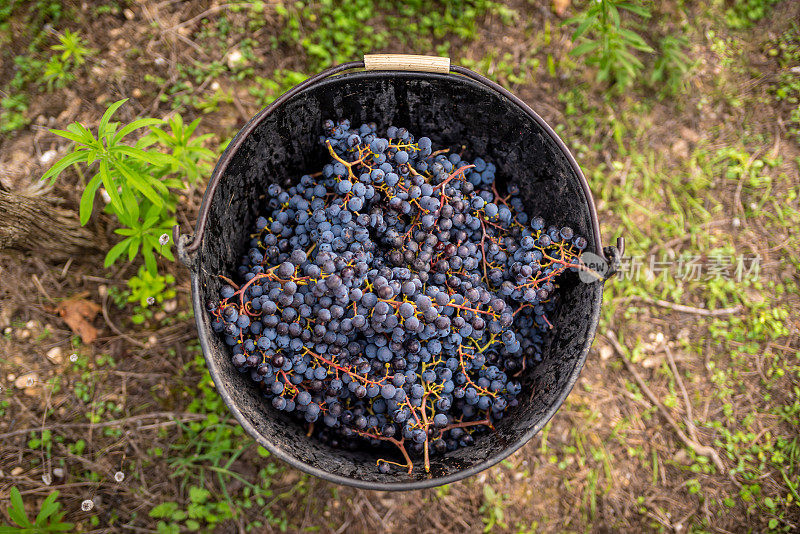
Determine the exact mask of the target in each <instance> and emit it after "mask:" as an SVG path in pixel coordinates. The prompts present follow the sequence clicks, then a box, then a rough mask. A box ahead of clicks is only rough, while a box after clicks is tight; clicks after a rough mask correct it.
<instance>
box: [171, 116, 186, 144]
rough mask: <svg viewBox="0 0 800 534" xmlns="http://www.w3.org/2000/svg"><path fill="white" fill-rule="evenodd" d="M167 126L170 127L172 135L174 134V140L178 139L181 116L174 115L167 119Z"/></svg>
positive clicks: (181, 122) (181, 124) (180, 128)
mask: <svg viewBox="0 0 800 534" xmlns="http://www.w3.org/2000/svg"><path fill="white" fill-rule="evenodd" d="M169 127H170V128H171V129H172V135H174V136H175V140H178V139H180V138H181V130H183V117H181V116H180V115H175V117H173V118H172V120H170V121H169Z"/></svg>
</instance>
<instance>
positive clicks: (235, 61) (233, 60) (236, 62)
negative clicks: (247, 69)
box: [228, 50, 244, 69]
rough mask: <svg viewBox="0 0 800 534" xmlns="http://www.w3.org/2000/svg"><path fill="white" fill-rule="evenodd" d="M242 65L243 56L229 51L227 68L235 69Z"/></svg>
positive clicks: (237, 51) (238, 52)
mask: <svg viewBox="0 0 800 534" xmlns="http://www.w3.org/2000/svg"><path fill="white" fill-rule="evenodd" d="M243 63H244V56H242V53H241V52H240V51H239V50H231V52H230V53H229V54H228V68H230V69H235V68H236V67H238V66H240V65H241V64H243Z"/></svg>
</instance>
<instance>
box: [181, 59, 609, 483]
mask: <svg viewBox="0 0 800 534" xmlns="http://www.w3.org/2000/svg"><path fill="white" fill-rule="evenodd" d="M363 66H364V63H363V61H355V62H351V63H345V64H342V65H339V66H337V67H333V68H331V69H328V70H327V71H324V72H322V73H320V74H318V75H316V76H313V77H311V78H309V79H307V80H306V81H304V82H302V83H301V84H299V85H297V86H295V87H294V88H293V89H291V90H290V91H288V92H286V93H284V94H283V95H281V96H280V97H279V98H278V99H276V100H275V101H274V102H273V103H272V104H270V105H269V106H267V107H266V108H264V109H262V110H261V111H260V112H259V113H257V114H256V115H255V116H254V117H253V118H252V119H250V120H249V121H248V122H247V123H246V124H245V125H244V126H243V127H242V129H241V130H240V131H239V132H238V133H237V134H236V136H235V137H234V138H233V140H232V141H231V142H230V143H229V145H228V147H227V148H226V149H225V151H224V153H223V155H222V156H221V157H220V160H219V162H218V163H217V165H216V167H215V168H214V171H213V173H212V175H211V179H210V181H209V185H208V187H207V188H206V191H205V194H204V196H203V202H202V205H201V207H200V211H199V214H198V220H197V224H196V227H195V234H194V237H193V238H192V239H191V241H190V240H189V239H188V238H187V236H180V235H177V227H176V230H175V241H176V243H177V245H178V256H179V258H180V259H181V261H182V262H183V263H184V264H186V265H187V267H189V270H190V273H191V287H192V306H193V308H194V312H195V322H196V324H197V330H198V337H199V339H200V345H201V348H202V350H203V356H204V358H205V360H206V364H207V365H208V369H209V374H210V375H211V378H212V380H213V381H214V384H215V385H216V389H217V391H218V392H219V394H220V396H221V397H222V399H223V402H225V404H226V406H227V407H228V409H229V410H230V411H231V413H232V414H233V416H234V418H235V419H236V421H237V422H238V423H239V424H240V425H241V426H242V428H243V429H244V430H245V432H247V434H249V435H250V436H251V437H253V438H254V439H255V441H256V443H258V444H259V445H261V446H263V447H264V448H265V449H267V450H268V451H269V452H270V453H271V454H273V455H274V456H275V457H277V458H278V459H280V460H282V461H284V462H286V463H287V464H289V465H290V466H292V467H294V468H296V469H299V470H300V471H303V472H305V473H308V474H311V475H314V476H316V477H319V478H321V479H323V480H326V481H329V482H333V483H336V484H341V485H345V486H351V487H356V488H361V489H366V490H376V491H408V490H421V489H427V488H432V487H436V486H441V485H444V484H450V483H452V482H456V481H458V480H462V479H465V478H468V477H470V476H472V475H475V474H477V473H479V472H481V471H484V470H486V469H488V468H489V467H492V466H493V465H495V464H497V463H499V462H501V461H503V460H504V459H506V458H508V457H509V456H510V455H511V454H513V453H515V452H516V451H518V450H519V449H520V448H521V447H522V446H524V445H525V444H526V443H527V442H529V441H530V440H531V439H532V438H533V437H534V436H535V435H536V434H538V433H539V432H540V431H541V430H542V428H543V427H544V426H545V425H546V424H547V423H548V422H549V421H550V419H551V418H552V417H553V416H554V415H555V413H556V412H557V411H558V409H559V408H560V407H561V405H562V404H563V403H564V400H565V399H566V398H567V396H568V395H569V394H570V392H571V391H572V389H573V387H574V385H575V383H576V382H577V380H578V378H579V376H580V373H581V370H582V369H583V366H584V363H585V361H586V358H587V355H588V353H589V350H590V348H591V346H592V343H593V341H594V337H595V335H596V332H597V325H598V323H599V319H600V310H601V308H602V296H603V284H602V283H597V282H594V283H592V284H591V285H592V286H593V291H594V295H593V296H592V300H593V301H595V302H597V306H595V307H594V311H593V313H592V316H591V317H589V318H587V320H588V322H589V332H590V334H591V335H590V336H587V339H586V341H585V342H584V345H583V347H582V348H581V351H580V354H579V355H578V358H577V359H576V361H575V365H574V368H573V369H572V371H571V373H570V375H569V377H568V379H567V382H566V384H565V387H564V388H563V389H562V391H561V392H560V393H559V394H558V395H557V396H556V398H555V399H554V400H553V402H552V403H551V404H550V405H549V406H548V408H547V410H546V411H545V413H544V414H543V416H542V418H541V419H540V421H539V422H538V423H537V424H536V425H534V426H533V427H531V429H530V430H528V431H527V432H525V434H523V435H522V436H521V437H520V438H519V439H517V440H516V441H515V442H513V443H511V444H510V445H509V446H507V447H506V448H504V449H503V450H502V451H501V452H499V453H497V454H495V455H494V456H492V457H490V458H488V459H486V460H484V461H482V462H480V463H478V464H476V465H473V466H471V467H469V468H467V469H464V470H461V471H458V472H456V473H453V474H450V475H447V476H442V477H429V478H421V479H416V480H409V481H406V482H380V481H365V480H361V479H355V478H348V477H345V476H341V475H336V474H333V473H330V472H328V471H324V470H322V469H319V468H317V467H314V466H312V465H309V464H307V463H305V462H304V461H302V460H300V459H298V458H297V457H295V456H293V455H291V454H289V453H287V452H285V451H284V450H283V449H282V448H281V447H279V446H277V445H276V444H275V443H273V442H271V441H270V440H269V439H268V437H267V436H264V435H263V434H262V433H260V432H259V431H258V430H257V429H256V428H255V426H254V425H253V424H251V422H250V420H249V419H248V417H247V416H246V415H245V414H244V413H243V412H242V410H240V408H239V405H238V403H237V401H236V400H235V399H234V398H233V396H232V395H231V392H229V391H228V389H227V387H226V386H225V383H224V380H222V369H221V368H220V366H218V365H217V364H216V362H215V361H214V360H213V359H212V358H211V357H210V356H209V354H210V352H211V350H212V349H211V344H210V339H209V335H210V334H209V331H208V329H206V328H205V326H204V324H203V311H204V309H205V307H204V304H203V303H202V302H201V299H200V292H201V288H200V282H199V276H198V272H197V263H196V254H197V249H198V248H199V246H200V244H201V242H202V238H203V234H204V230H205V225H206V221H207V219H208V214H209V212H210V207H211V203H212V199H213V197H214V194H215V192H216V188H217V185H218V184H219V182H220V180H221V177H222V175H223V174H224V173H225V171H226V169H227V167H228V164H229V163H230V161H231V160H232V159H233V157H234V156H235V155H236V153H237V151H238V149H239V147H240V146H241V144H242V143H243V142H244V140H245V139H246V138H247V137H248V136H249V135H250V134H251V133H252V132H253V130H254V129H255V128H256V127H257V126H258V125H259V124H260V123H261V121H263V120H264V119H265V118H266V117H267V116H269V115H270V114H271V113H272V112H273V111H274V110H275V109H277V108H278V107H279V106H281V105H282V104H284V103H285V102H287V101H288V100H290V99H292V98H294V97H296V96H297V95H299V94H301V93H302V92H303V91H305V90H307V89H310V88H312V87H315V86H316V85H318V84H324V83H333V82H335V81H336V80H337V79H340V78H345V77H346V78H352V77H379V76H385V75H392V76H402V77H419V78H428V79H430V78H453V79H454V80H457V81H458V82H459V83H465V84H469V85H473V86H475V87H476V88H477V89H479V90H482V91H494V92H495V93H498V94H499V95H500V96H501V97H503V98H506V99H508V100H510V101H512V102H513V103H514V104H516V105H517V106H518V107H519V108H520V109H521V110H522V111H523V112H524V113H525V114H526V115H528V116H529V117H530V118H531V119H532V120H533V121H535V122H536V123H537V124H538V125H539V126H540V127H541V128H542V129H543V130H544V131H545V132H546V133H547V134H548V135H549V136H550V137H551V138H552V140H553V141H554V142H555V143H556V145H557V146H558V148H559V149H560V150H561V152H562V153H563V155H564V156H565V157H566V159H567V161H568V162H569V165H570V167H571V168H572V169H573V171H574V172H575V175H576V176H577V177H578V179H579V181H580V182H581V184H582V190H583V193H584V201H585V202H586V205H587V206H588V208H589V212H590V218H591V221H590V224H591V227H592V231H593V238H594V239H593V242H592V243H593V245H594V246H595V250H596V252H597V254H599V255H601V256H603V257H604V258H605V257H606V254H608V249H606V250H604V249H603V247H602V242H601V240H600V227H599V221H598V218H597V211H596V207H595V204H594V200H593V198H592V194H591V190H590V189H589V185H588V183H587V181H586V178H585V176H584V174H583V172H582V171H581V169H580V167H579V166H578V163H577V161H576V160H575V158H574V156H573V155H572V154H571V152H570V151H569V149H568V148H567V146H566V145H565V144H564V142H563V141H562V140H561V139H560V138H559V136H558V135H557V134H556V133H555V131H554V130H553V129H552V128H551V127H550V125H548V124H547V123H546V122H545V121H544V120H543V119H542V118H541V117H540V116H539V115H538V114H537V113H536V112H535V111H533V109H531V108H530V107H529V106H528V105H527V104H525V103H524V102H523V101H521V100H520V99H519V98H518V97H516V96H515V95H513V94H512V93H510V92H509V91H507V90H506V89H503V88H502V87H500V86H499V85H497V84H495V83H494V82H492V81H490V80H488V79H486V78H484V77H483V76H481V75H479V74H477V73H474V72H472V71H470V70H468V69H465V68H463V67H458V66H453V67H451V73H450V74H434V73H422V72H407V71H369V72H366V71H362V72H352V73H346V74H342V75H341V76H336V77H335V78H331V76H333V75H335V74H339V73H343V72H345V71H348V70H352V69H356V68H363ZM453 72H455V73H458V74H461V75H462V76H455V75H453V74H452V73H453ZM610 248H612V249H613V247H610ZM614 255H618V251H616V250H614ZM609 263H610V264H611V265H613V263H614V258H612V261H611V262H609Z"/></svg>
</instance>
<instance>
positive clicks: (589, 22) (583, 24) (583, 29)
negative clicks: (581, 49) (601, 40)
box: [572, 17, 597, 42]
mask: <svg viewBox="0 0 800 534" xmlns="http://www.w3.org/2000/svg"><path fill="white" fill-rule="evenodd" d="M595 20H597V17H586V18H585V19H584V20H583V22H581V24H580V25H579V26H578V27H577V28H575V31H574V32H572V41H573V42H574V41H575V40H576V39H578V38H579V37H581V36H582V35H583V34H584V33H586V30H588V29H589V27H590V26H591V25H592V24H594V22H595Z"/></svg>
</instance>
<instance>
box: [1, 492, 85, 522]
mask: <svg viewBox="0 0 800 534" xmlns="http://www.w3.org/2000/svg"><path fill="white" fill-rule="evenodd" d="M6 513H7V514H8V517H10V518H11V521H13V523H14V525H16V526H14V525H0V534H34V533H35V534H39V533H42V534H43V533H46V532H69V531H71V530H72V529H73V527H74V526H75V525H74V524H73V523H67V522H65V521H63V518H64V512H63V511H62V510H61V503H59V502H58V492H57V491H54V492H53V493H51V494H50V495H48V496H47V498H46V499H45V500H44V501H43V502H42V506H41V508H39V513H38V514H36V518H35V519H34V520H33V521H31V520H30V519H29V518H28V515H27V514H26V513H25V504H24V503H23V501H22V495H21V494H20V492H19V490H18V489H17V488H16V486H12V488H11V492H10V498H9V507H8V509H7V510H6Z"/></svg>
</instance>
